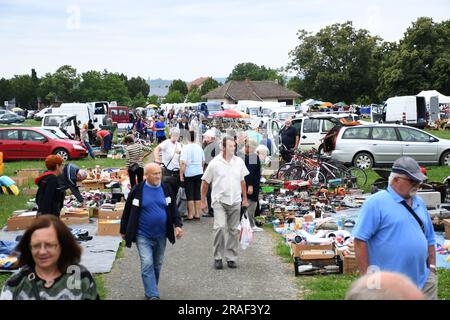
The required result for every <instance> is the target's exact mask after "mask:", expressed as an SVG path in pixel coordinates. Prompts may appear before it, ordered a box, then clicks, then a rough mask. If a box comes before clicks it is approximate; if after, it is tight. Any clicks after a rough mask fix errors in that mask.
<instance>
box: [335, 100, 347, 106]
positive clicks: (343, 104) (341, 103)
mask: <svg viewBox="0 0 450 320" xmlns="http://www.w3.org/2000/svg"><path fill="white" fill-rule="evenodd" d="M334 106H335V107H347V106H348V104H346V103H345V102H344V101H341V102H338V103H335V104H334Z"/></svg>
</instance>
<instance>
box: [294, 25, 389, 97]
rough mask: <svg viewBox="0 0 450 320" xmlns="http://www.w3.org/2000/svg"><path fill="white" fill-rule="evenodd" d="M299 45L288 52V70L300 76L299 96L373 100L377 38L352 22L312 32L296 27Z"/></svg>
mask: <svg viewBox="0 0 450 320" xmlns="http://www.w3.org/2000/svg"><path fill="white" fill-rule="evenodd" d="M297 35H298V39H299V41H300V44H299V45H298V46H297V47H296V48H295V49H294V50H292V51H291V52H290V53H289V56H290V58H291V62H290V63H289V65H288V69H289V70H294V71H296V72H297V73H298V75H299V76H300V78H301V79H302V95H303V96H304V97H305V98H306V97H308V98H309V97H311V98H316V99H321V100H327V101H343V100H345V101H350V102H351V101H355V100H356V97H359V96H362V95H367V96H369V97H370V98H371V100H375V99H376V93H375V89H376V87H377V85H378V74H377V73H378V68H379V65H380V63H381V58H380V56H379V49H378V47H379V46H380V45H381V39H380V38H379V37H374V36H371V35H370V34H369V32H368V31H367V30H364V29H359V30H356V29H355V28H353V25H352V22H350V21H348V22H345V23H342V24H339V23H337V24H333V25H331V26H327V27H325V28H323V29H321V30H320V31H319V32H317V34H315V35H313V34H311V33H308V32H307V31H305V30H299V31H298V33H297Z"/></svg>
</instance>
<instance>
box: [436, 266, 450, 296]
mask: <svg viewBox="0 0 450 320" xmlns="http://www.w3.org/2000/svg"><path fill="white" fill-rule="evenodd" d="M437 274H438V297H439V299H440V300H450V270H448V269H441V268H438V269H437Z"/></svg>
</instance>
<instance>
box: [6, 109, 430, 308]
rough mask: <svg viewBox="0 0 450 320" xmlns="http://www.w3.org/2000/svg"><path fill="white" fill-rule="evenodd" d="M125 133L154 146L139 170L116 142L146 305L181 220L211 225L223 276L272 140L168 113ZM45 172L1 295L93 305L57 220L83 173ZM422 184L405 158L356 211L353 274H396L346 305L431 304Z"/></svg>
mask: <svg viewBox="0 0 450 320" xmlns="http://www.w3.org/2000/svg"><path fill="white" fill-rule="evenodd" d="M156 119H157V120H158V121H156ZM88 129H89V128H88V127H87V128H85V126H83V131H82V133H81V136H82V139H83V140H85V141H87V140H88V139H87V138H86V136H88V135H89V131H87V130H88ZM133 130H134V131H135V132H138V133H139V135H140V136H141V137H142V139H148V141H150V142H154V143H156V144H157V146H156V147H155V149H154V150H153V157H154V160H153V161H149V162H148V163H145V162H144V157H145V154H146V153H147V154H148V153H149V152H150V149H148V148H146V147H145V146H144V145H142V144H138V143H136V142H135V136H134V135H127V136H126V137H125V138H124V143H125V152H126V166H127V169H128V174H129V177H130V185H131V187H132V189H131V192H130V193H129V194H128V197H127V200H126V204H125V209H124V212H123V216H122V219H121V224H120V234H121V236H122V238H123V239H124V240H125V243H126V246H127V247H131V245H132V243H135V244H136V246H137V249H138V252H139V257H140V263H141V276H142V281H143V284H144V291H145V297H146V299H148V300H157V299H160V294H159V290H158V282H159V277H160V273H161V270H162V264H163V260H164V253H165V248H166V241H167V240H169V242H170V243H172V244H174V243H175V241H176V239H180V238H181V237H182V236H183V222H184V223H195V221H196V220H197V221H198V220H200V219H201V218H203V217H204V218H207V217H211V218H213V219H214V223H213V232H214V242H213V244H212V248H211V258H212V259H211V262H212V263H211V266H212V268H215V269H216V270H220V269H223V268H224V263H223V261H224V260H225V262H226V266H227V267H228V268H232V269H234V268H237V267H238V245H239V224H240V221H241V218H242V214H243V213H244V212H247V215H248V218H249V220H250V224H251V227H252V229H253V231H254V232H259V231H262V229H260V228H258V227H257V226H256V222H255V216H256V215H257V214H258V207H259V204H258V199H259V190H260V179H261V171H262V167H263V163H264V157H266V156H267V155H268V154H270V153H271V152H272V147H271V146H272V143H273V142H271V143H269V139H268V138H267V135H265V134H264V132H259V133H258V134H260V135H261V139H259V141H258V139H255V138H254V136H253V135H250V134H249V133H248V132H245V131H236V130H228V131H227V132H220V131H219V130H217V129H216V128H214V127H209V126H208V121H207V119H206V118H204V117H203V115H201V114H196V113H194V112H187V113H180V114H178V115H176V114H175V113H172V111H168V112H167V113H166V114H164V113H161V114H157V113H155V115H154V116H151V117H150V118H148V119H145V118H144V117H139V116H137V117H136V121H135V122H134V125H133ZM102 131H103V130H100V131H98V132H97V133H96V135H97V138H98V139H99V140H100V141H101V144H102V146H104V147H105V149H107V148H108V147H110V141H111V139H110V138H111V133H110V132H109V131H108V130H104V131H106V132H102ZM167 131H168V133H169V137H168V138H167V137H166V132H167ZM108 133H109V135H108ZM281 139H282V143H283V144H284V145H285V146H286V147H287V149H288V150H289V149H293V148H296V147H297V146H298V143H299V139H298V134H297V133H296V130H295V129H292V126H291V123H290V120H287V121H286V129H285V130H284V131H283V132H281ZM45 165H46V167H47V169H48V171H47V172H45V173H44V174H43V175H42V176H40V177H39V178H37V179H36V184H37V185H38V186H39V189H38V193H37V196H36V202H37V206H38V215H39V218H38V219H37V220H36V222H35V223H34V224H33V226H32V227H31V228H30V229H28V230H27V232H26V233H25V235H24V237H23V238H22V240H21V242H20V244H19V247H18V248H19V251H20V252H21V254H22V255H21V261H20V263H21V265H22V266H24V269H23V270H22V271H21V272H20V273H18V274H17V275H14V276H13V277H12V278H11V279H10V280H8V281H7V283H6V285H5V287H4V289H3V291H2V293H1V297H2V298H5V299H33V298H34V299H51V298H55V297H57V296H58V297H63V298H67V299H97V298H98V294H97V293H96V288H95V282H94V281H93V279H92V276H91V275H90V274H89V272H88V271H87V270H86V269H85V268H84V267H83V266H81V265H79V261H80V254H81V253H80V252H81V251H80V249H79V247H77V245H76V243H75V244H74V243H73V239H72V238H73V237H72V238H70V237H71V236H69V235H68V234H67V232H68V231H67V227H65V226H64V224H61V223H60V221H59V219H57V218H58V216H59V212H60V210H61V208H62V202H63V199H64V190H66V189H70V190H71V191H72V193H73V194H74V195H75V196H76V197H77V199H78V200H79V201H80V202H81V203H83V199H82V196H81V194H80V193H79V190H78V188H77V186H76V182H77V181H81V180H83V179H85V178H86V175H87V174H86V172H85V171H84V170H80V169H79V168H78V167H76V166H75V165H73V164H70V163H68V164H64V161H63V160H62V158H60V157H59V156H57V155H51V156H48V157H47V159H46V160H45ZM424 179H426V177H425V176H424V175H423V174H422V173H421V172H420V168H419V166H418V164H417V163H416V162H415V160H413V159H412V158H408V157H403V158H401V159H399V160H398V161H396V162H395V163H394V166H393V168H392V175H391V178H390V181H389V187H388V189H387V191H382V192H379V193H378V194H376V195H374V196H373V197H371V198H369V200H367V201H366V203H365V204H364V206H363V207H362V209H361V215H360V218H359V220H358V223H357V224H356V226H355V229H354V233H353V235H354V237H355V252H356V256H357V261H358V264H359V267H360V268H359V269H360V272H361V276H364V275H365V274H367V276H366V278H367V277H370V275H369V274H370V273H371V271H370V268H369V266H371V265H376V266H377V267H378V269H379V270H378V271H381V272H385V271H387V272H395V273H397V274H389V273H387V274H382V275H380V277H381V278H380V279H381V280H380V285H379V286H378V287H377V288H375V289H378V290H379V289H380V288H384V287H386V288H387V289H386V290H385V291H382V290H381V291H377V292H376V294H374V293H371V292H369V291H367V290H368V289H367V285H366V286H365V287H364V285H363V284H362V283H363V281H365V280H367V279H366V278H362V279H364V280H362V279H360V280H359V281H358V282H357V283H355V284H354V286H352V288H351V290H350V291H349V293H348V296H347V298H348V299H358V298H370V297H377V298H378V299H382V298H383V297H387V298H389V297H391V298H394V297H403V298H411V299H412V298H420V299H422V298H426V299H436V298H437V280H436V275H435V272H436V267H435V263H436V262H435V261H436V258H435V253H434V245H435V239H434V231H433V227H432V224H431V220H430V218H429V214H428V212H427V210H426V206H425V205H424V204H423V201H422V200H420V199H419V198H418V197H417V196H416V195H415V192H416V191H417V188H418V186H419V184H420V183H421V182H423V181H424ZM180 192H184V193H185V195H186V199H187V206H186V207H187V209H186V210H185V211H183V210H180V209H179V208H178V206H177V195H178V194H179V193H180ZM49 199H53V201H49ZM393 207H395V210H394V211H393V210H392V208H393ZM180 211H181V212H180ZM413 212H414V213H415V214H413ZM400 213H401V214H400ZM69 234H70V232H69ZM69 265H75V266H77V267H78V268H80V270H81V274H82V275H83V277H82V282H81V287H79V288H78V289H69V288H67V287H64V285H63V284H60V283H62V282H63V281H64V279H65V277H66V276H67V268H68V267H69ZM30 275H32V276H30ZM405 276H407V278H406V280H405ZM393 281H397V283H400V282H401V281H404V288H406V289H405V290H406V293H405V290H403V291H402V290H400V289H399V290H398V292H396V291H395V292H394V291H392V290H390V289H389V288H390V287H391V286H392V283H393ZM36 287H37V289H36ZM411 287H413V288H415V289H416V291H413V290H411V289H410V288H411ZM402 288H403V287H402ZM408 288H409V289H408ZM383 292H385V293H384V295H383ZM408 292H409V293H408Z"/></svg>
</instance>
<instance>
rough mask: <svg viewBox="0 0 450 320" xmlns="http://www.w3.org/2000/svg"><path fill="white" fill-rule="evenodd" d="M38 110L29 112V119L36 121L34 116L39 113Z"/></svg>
mask: <svg viewBox="0 0 450 320" xmlns="http://www.w3.org/2000/svg"><path fill="white" fill-rule="evenodd" d="M37 112H38V111H37V110H28V114H27V119H34V115H35V114H36V113H37Z"/></svg>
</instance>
